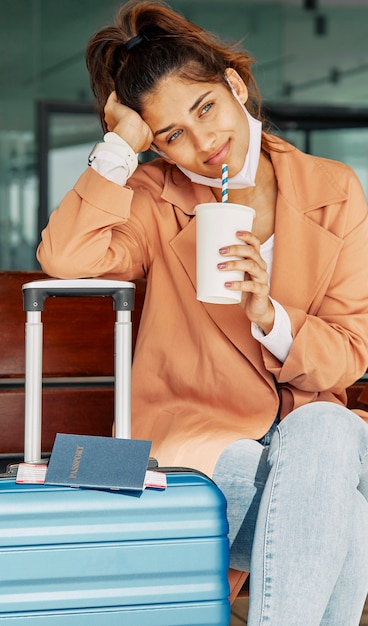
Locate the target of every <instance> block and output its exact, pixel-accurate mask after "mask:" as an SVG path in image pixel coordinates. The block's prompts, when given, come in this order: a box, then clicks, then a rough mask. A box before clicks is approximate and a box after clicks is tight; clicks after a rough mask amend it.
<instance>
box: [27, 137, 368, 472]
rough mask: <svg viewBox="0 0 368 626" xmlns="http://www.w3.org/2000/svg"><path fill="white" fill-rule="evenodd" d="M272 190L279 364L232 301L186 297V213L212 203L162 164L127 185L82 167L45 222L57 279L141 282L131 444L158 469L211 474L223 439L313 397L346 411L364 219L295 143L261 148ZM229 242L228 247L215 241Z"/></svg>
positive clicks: (190, 228)
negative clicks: (144, 450)
mask: <svg viewBox="0 0 368 626" xmlns="http://www.w3.org/2000/svg"><path fill="white" fill-rule="evenodd" d="M271 157H272V162H273V165H274V168H275V172H276V177H277V181H278V198H277V207H276V223H275V249H274V263H273V273H272V279H271V295H272V297H273V298H275V299H276V300H278V301H279V302H280V303H281V304H282V305H283V306H284V307H285V309H286V310H287V312H288V314H289V316H290V319H291V324H292V332H293V337H294V341H293V345H292V348H291V350H290V353H289V356H288V357H287V359H286V360H285V362H284V363H283V364H282V363H280V362H279V361H278V360H277V359H276V358H275V357H274V356H273V355H272V354H270V353H269V352H268V351H267V350H266V349H264V348H263V347H262V346H261V345H260V344H259V343H258V342H257V341H256V340H255V339H253V338H252V336H251V333H250V324H249V321H248V319H247V318H246V316H245V313H244V311H243V310H242V309H241V307H240V306H239V305H216V304H212V305H209V304H208V305H207V304H203V303H200V302H198V301H197V300H196V295H195V293H196V292H195V283H196V279H195V266H196V262H195V218H194V206H195V205H196V204H197V203H199V202H208V201H214V197H213V195H212V192H211V190H210V188H207V187H205V186H202V185H194V184H192V183H191V182H190V181H189V180H188V179H187V178H186V177H185V176H184V175H183V174H182V173H181V172H180V171H179V170H178V169H177V168H176V167H174V166H171V165H168V164H166V163H164V162H162V161H161V160H158V161H156V162H154V163H153V164H146V165H142V166H140V167H139V168H138V170H137V171H136V173H135V174H134V175H133V176H132V177H131V178H130V179H129V187H130V188H129V189H128V188H121V187H119V186H118V185H115V184H114V183H111V182H109V181H107V180H105V179H104V178H102V177H101V176H100V175H99V174H97V173H96V172H95V171H94V170H93V169H92V168H89V169H87V171H86V172H85V173H84V174H83V175H82V176H81V178H80V179H79V181H78V182H77V184H76V186H75V188H74V190H72V191H71V192H69V194H68V195H67V196H66V198H65V199H64V200H63V202H62V204H61V206H60V207H59V209H57V210H56V211H55V212H54V213H53V215H52V216H51V218H50V222H49V225H48V227H47V228H46V229H45V231H44V232H43V235H42V243H41V244H40V247H39V251H38V258H39V260H40V263H41V266H42V268H43V270H44V271H45V272H47V273H48V274H50V275H53V276H58V277H65V278H67V277H84V276H99V275H108V276H109V277H113V278H121V279H123V280H131V279H133V278H138V277H141V276H144V275H146V276H147V295H146V301H145V308H144V311H143V316H142V320H141V326H140V333H139V338H138V343H137V346H136V352H135V360H134V365H133V436H134V437H138V438H142V439H146V438H148V439H152V440H153V447H152V453H153V454H154V455H155V456H156V457H157V458H158V460H159V462H160V464H161V465H184V466H192V467H196V468H198V469H201V470H203V471H205V472H207V473H209V474H211V472H212V470H213V466H214V464H215V462H216V459H217V457H218V455H219V454H220V453H221V451H222V449H223V448H224V446H226V445H227V444H228V443H229V442H230V441H232V440H234V439H237V438H241V437H252V438H259V437H261V436H262V435H263V434H264V433H265V432H266V431H267V429H268V428H269V426H270V425H271V423H272V422H273V420H274V418H275V416H276V414H277V412H278V409H279V404H280V402H281V416H282V417H284V416H285V415H286V414H287V413H289V412H290V411H291V410H292V409H293V408H294V407H298V406H300V405H302V404H305V403H307V402H313V401H315V400H327V401H332V402H339V403H345V400H346V397H345V388H346V387H348V386H349V385H351V384H352V383H354V382H355V381H356V380H357V379H358V378H359V377H360V376H361V375H362V374H363V373H364V372H365V370H366V368H367V365H368V217H367V204H366V200H365V197H364V194H363V191H362V188H361V186H360V184H359V182H358V180H357V177H356V176H355V174H354V173H353V172H352V171H351V170H350V169H349V168H348V167H347V166H345V165H343V164H341V163H336V162H333V161H328V160H326V159H321V158H316V157H312V156H308V155H305V154H303V153H301V152H299V151H298V150H296V149H294V148H292V149H287V150H283V151H282V152H277V151H275V152H272V154H271ZM224 244H226V242H224Z"/></svg>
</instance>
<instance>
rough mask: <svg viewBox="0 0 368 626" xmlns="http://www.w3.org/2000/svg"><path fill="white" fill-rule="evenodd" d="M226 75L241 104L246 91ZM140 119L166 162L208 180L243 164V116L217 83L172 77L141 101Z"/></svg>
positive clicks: (238, 80)
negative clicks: (143, 104) (223, 167)
mask: <svg viewBox="0 0 368 626" xmlns="http://www.w3.org/2000/svg"><path fill="white" fill-rule="evenodd" d="M227 77H228V80H229V82H230V84H231V85H232V87H233V88H234V89H235V91H236V92H237V94H238V96H239V98H240V100H241V102H245V101H246V99H247V96H248V92H247V88H246V86H245V84H244V82H243V81H242V79H241V78H240V76H239V75H238V74H237V73H236V72H235V70H227ZM142 117H143V119H144V121H145V122H146V123H147V124H148V126H149V127H150V128H151V130H152V133H153V135H154V140H153V144H154V146H155V147H156V148H157V149H158V150H159V151H160V152H161V153H164V156H165V157H166V158H168V160H170V161H174V162H175V163H178V165H181V166H182V167H185V168H187V169H188V170H190V171H192V172H196V173H197V174H201V175H202V176H208V177H211V178H219V177H221V165H222V164H223V163H227V165H228V167H229V176H235V174H237V173H238V172H239V171H240V170H241V168H242V167H243V165H244V160H245V156H246V153H247V151H248V143H249V126H248V121H247V118H246V116H245V114H244V111H243V110H242V108H241V106H240V104H239V102H238V101H237V100H236V98H235V97H234V95H233V94H232V93H231V92H230V91H229V89H227V88H226V86H225V85H223V84H221V83H200V82H189V81H187V80H183V79H182V78H178V77H177V76H171V77H168V78H164V79H163V80H162V82H161V83H160V85H159V89H158V90H157V92H156V93H155V94H153V95H150V96H148V97H147V99H146V100H145V106H144V110H143V114H142Z"/></svg>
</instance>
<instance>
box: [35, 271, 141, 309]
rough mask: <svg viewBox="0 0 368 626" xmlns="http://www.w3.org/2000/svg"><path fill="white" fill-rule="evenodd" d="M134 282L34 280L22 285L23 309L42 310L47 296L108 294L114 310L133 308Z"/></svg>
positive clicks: (81, 279) (79, 279)
mask: <svg viewBox="0 0 368 626" xmlns="http://www.w3.org/2000/svg"><path fill="white" fill-rule="evenodd" d="M134 295H135V285H134V283H128V282H123V281H120V280H104V279H94V278H78V279H77V280H65V279H56V280H47V279H46V280H36V281H34V282H31V283H26V284H25V285H23V309H24V311H43V310H44V305H45V300H46V298H49V297H53V298H55V297H73V296H79V297H81V296H110V297H111V298H112V299H113V301H114V309H115V311H132V310H133V309H134Z"/></svg>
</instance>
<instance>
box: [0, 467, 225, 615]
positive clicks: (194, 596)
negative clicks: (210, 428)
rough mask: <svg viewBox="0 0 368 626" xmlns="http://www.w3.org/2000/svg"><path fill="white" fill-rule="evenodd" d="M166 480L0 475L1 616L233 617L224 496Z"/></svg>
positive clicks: (201, 485) (192, 479) (186, 477)
mask: <svg viewBox="0 0 368 626" xmlns="http://www.w3.org/2000/svg"><path fill="white" fill-rule="evenodd" d="M167 479H168V488H167V489H166V490H164V491H158V490H152V489H146V490H145V491H144V492H143V493H142V494H141V495H140V496H137V495H131V494H126V493H119V492H113V493H111V492H108V491H99V490H92V489H71V488H62V487H61V488H60V487H49V486H34V485H16V484H15V482H14V480H12V479H9V480H2V481H0V624H4V625H5V624H6V625H9V626H32V625H34V626H36V625H37V626H38V625H40V626H43V625H45V626H46V624H48V625H49V624H50V626H64V625H65V626H97V625H98V626H110V625H111V626H115V625H116V626H118V625H119V626H190V625H194V624H195V625H196V626H202V625H203V626H205V625H207V626H210V625H211V626H212V625H213V626H226V625H227V624H229V621H230V607H229V602H228V599H227V596H228V593H229V589H228V582H227V573H228V566H229V547H228V539H227V531H228V527H227V520H226V501H225V498H224V497H223V495H222V493H221V492H220V490H219V489H217V487H216V486H215V485H214V484H213V483H212V482H211V481H210V480H209V479H207V478H205V477H204V476H202V475H200V474H196V473H174V474H169V475H168V476H167Z"/></svg>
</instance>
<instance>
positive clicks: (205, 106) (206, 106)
mask: <svg viewBox="0 0 368 626" xmlns="http://www.w3.org/2000/svg"><path fill="white" fill-rule="evenodd" d="M212 106H213V104H212V102H209V103H208V104H205V105H204V107H202V108H201V112H200V115H204V114H205V113H208V111H209V110H210V109H211V108H212Z"/></svg>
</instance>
